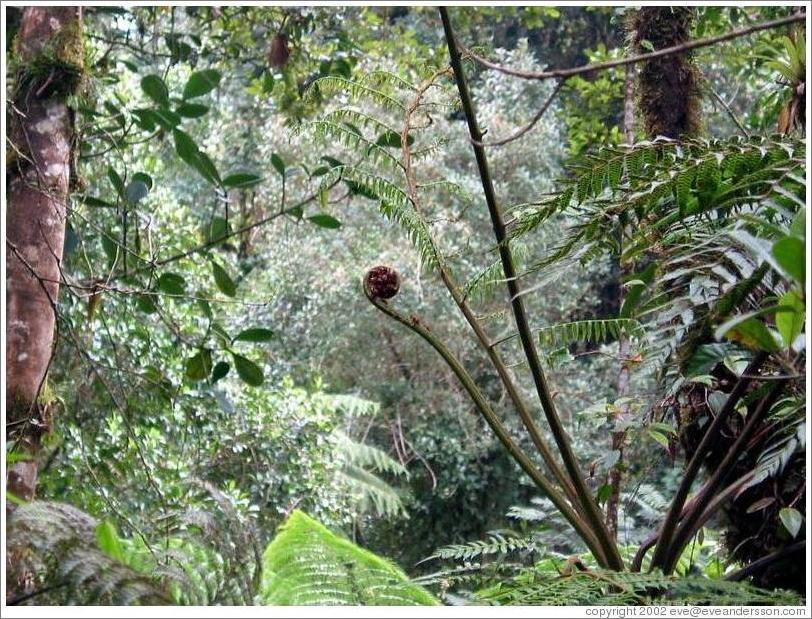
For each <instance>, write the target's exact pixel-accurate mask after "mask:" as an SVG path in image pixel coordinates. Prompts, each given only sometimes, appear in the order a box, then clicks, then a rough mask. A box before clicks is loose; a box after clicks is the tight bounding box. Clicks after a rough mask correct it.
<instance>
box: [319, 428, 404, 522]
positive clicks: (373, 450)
mask: <svg viewBox="0 0 812 619" xmlns="http://www.w3.org/2000/svg"><path fill="white" fill-rule="evenodd" d="M335 436H336V447H337V449H338V452H339V454H340V458H341V460H342V467H341V469H340V471H339V473H338V474H339V476H340V478H341V481H342V483H343V485H344V486H346V487H347V488H348V491H349V493H350V496H351V497H352V499H353V503H354V507H355V510H356V511H357V512H358V513H359V514H365V513H371V512H374V513H375V514H376V515H378V516H407V515H408V514H407V513H406V508H405V506H404V505H403V499H402V496H401V495H402V491H400V490H398V489H397V488H394V487H393V486H391V485H390V484H388V483H387V482H386V481H385V480H384V479H382V478H381V477H379V476H378V474H379V473H384V474H390V475H395V476H403V477H408V476H409V472H408V471H407V470H406V467H404V466H403V465H402V464H401V463H400V462H398V461H397V460H395V459H393V458H391V457H389V455H388V454H386V453H385V452H384V451H382V450H380V449H378V448H377V447H374V446H372V445H367V444H366V443H359V442H357V441H354V440H352V439H351V438H350V437H349V436H347V435H346V434H344V433H343V432H336V435H335Z"/></svg>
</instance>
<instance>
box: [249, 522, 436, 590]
mask: <svg viewBox="0 0 812 619" xmlns="http://www.w3.org/2000/svg"><path fill="white" fill-rule="evenodd" d="M261 600H262V602H263V603H264V604H270V605H281V606H287V605H296V606H312V605H386V606H414V605H435V604H437V601H436V600H435V599H434V598H433V597H432V596H431V595H430V594H429V593H428V592H427V591H426V590H425V589H423V588H422V587H420V586H418V585H416V584H413V583H412V582H410V581H409V579H408V577H407V576H406V574H404V573H403V572H402V571H401V570H400V569H399V568H398V567H396V566H395V565H394V564H392V563H390V562H389V561H387V560H385V559H382V558H381V557H378V556H376V555H374V554H372V553H371V552H369V551H367V550H364V549H363V548H361V547H359V546H356V545H355V544H353V543H352V542H350V541H349V540H347V539H344V538H342V537H339V536H338V535H336V534H335V533H333V532H331V531H330V530H329V529H327V527H325V526H324V525H322V524H320V523H318V522H316V521H315V520H313V519H312V518H310V517H309V516H307V515H306V514H304V513H303V512H300V511H298V510H296V511H294V512H293V513H292V514H291V515H290V518H288V520H287V522H285V524H284V525H282V528H281V529H280V530H279V533H278V534H277V535H276V537H275V538H274V540H273V541H272V542H271V543H270V544H269V545H268V547H267V548H266V550H265V553H264V555H263V577H262V593H261Z"/></svg>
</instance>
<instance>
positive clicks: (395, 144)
mask: <svg viewBox="0 0 812 619" xmlns="http://www.w3.org/2000/svg"><path fill="white" fill-rule="evenodd" d="M406 143H407V144H408V145H409V146H411V145H412V144H413V143H414V136H413V135H409V137H408V139H407V140H406ZM375 144H376V145H378V146H388V147H390V148H400V147H401V145H402V144H403V143H402V141H401V138H400V134H399V133H396V132H395V131H387V132H385V133H382V134H381V135H380V136H378V139H377V140H376V141H375Z"/></svg>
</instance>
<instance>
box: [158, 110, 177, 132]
mask: <svg viewBox="0 0 812 619" xmlns="http://www.w3.org/2000/svg"><path fill="white" fill-rule="evenodd" d="M151 118H153V119H154V120H155V122H156V123H158V124H159V125H161V126H162V127H163V128H164V129H174V128H175V127H177V126H178V125H179V124H180V116H178V115H177V114H175V112H173V111H172V110H166V109H160V110H152V114H151Z"/></svg>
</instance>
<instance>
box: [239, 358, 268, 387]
mask: <svg viewBox="0 0 812 619" xmlns="http://www.w3.org/2000/svg"><path fill="white" fill-rule="evenodd" d="M231 357H232V359H233V360H234V367H235V368H236V370H237V374H238V375H239V377H240V378H241V379H242V380H243V382H245V383H247V384H249V385H251V386H252V387H259V386H260V385H261V384H262V383H263V382H265V377H264V376H263V375H262V368H260V367H259V366H258V365H257V364H256V363H254V362H253V361H251V360H250V359H248V358H246V357H243V356H242V355H238V354H237V353H231Z"/></svg>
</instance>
